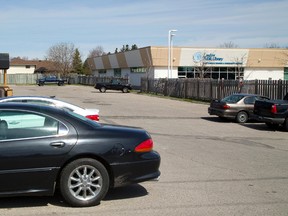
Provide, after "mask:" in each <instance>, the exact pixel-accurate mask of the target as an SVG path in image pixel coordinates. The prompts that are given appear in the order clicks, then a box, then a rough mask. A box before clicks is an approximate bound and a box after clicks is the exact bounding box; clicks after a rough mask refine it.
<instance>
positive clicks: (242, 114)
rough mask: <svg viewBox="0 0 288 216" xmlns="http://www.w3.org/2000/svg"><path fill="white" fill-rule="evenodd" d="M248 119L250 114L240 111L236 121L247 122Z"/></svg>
mask: <svg viewBox="0 0 288 216" xmlns="http://www.w3.org/2000/svg"><path fill="white" fill-rule="evenodd" d="M247 121H248V114H247V113H246V112H244V111H240V112H239V113H238V114H237V116H236V122H238V123H245V122H247Z"/></svg>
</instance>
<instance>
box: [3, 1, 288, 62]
mask: <svg viewBox="0 0 288 216" xmlns="http://www.w3.org/2000/svg"><path fill="white" fill-rule="evenodd" d="M0 8H1V10H0V53H9V56H10V58H11V57H25V58H28V59H45V57H46V56H47V52H48V50H49V48H50V47H52V46H55V45H57V44H60V43H72V44H74V46H75V48H78V49H79V51H80V53H81V56H82V59H84V60H85V59H86V58H87V56H88V54H89V51H91V50H92V49H94V48H96V47H97V46H101V47H103V49H104V51H105V52H111V53H113V52H114V51H115V49H116V48H118V49H120V48H121V47H122V46H123V45H126V44H128V45H129V46H130V47H131V45H133V44H136V45H137V46H138V47H139V48H140V47H146V46H168V32H169V30H171V29H175V30H177V32H175V36H174V37H173V45H174V46H179V47H205V48H206V47H219V46H220V45H221V44H224V43H229V42H232V43H233V44H235V45H237V46H238V47H239V48H263V47H265V46H267V44H276V45H277V46H280V47H288V13H287V11H288V0H241V1H239V0H0Z"/></svg>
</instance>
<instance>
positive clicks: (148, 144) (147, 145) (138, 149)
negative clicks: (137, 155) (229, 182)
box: [134, 139, 153, 152]
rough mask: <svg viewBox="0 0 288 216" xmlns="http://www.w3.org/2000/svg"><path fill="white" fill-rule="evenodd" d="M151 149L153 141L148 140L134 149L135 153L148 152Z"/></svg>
mask: <svg viewBox="0 0 288 216" xmlns="http://www.w3.org/2000/svg"><path fill="white" fill-rule="evenodd" d="M152 149H153V140H152V139H148V140H145V141H144V142H142V143H140V144H139V145H137V146H136V147H135V149H134V151H135V152H149V151H151V150H152Z"/></svg>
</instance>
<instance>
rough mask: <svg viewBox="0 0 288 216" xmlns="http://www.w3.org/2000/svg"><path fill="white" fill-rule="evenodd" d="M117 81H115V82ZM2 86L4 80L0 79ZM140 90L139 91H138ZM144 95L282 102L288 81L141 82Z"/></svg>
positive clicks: (25, 77) (26, 77)
mask: <svg viewBox="0 0 288 216" xmlns="http://www.w3.org/2000/svg"><path fill="white" fill-rule="evenodd" d="M41 76H42V75H40V74H7V84H8V85H10V84H16V85H18V84H23V85H27V84H36V80H37V79H38V78H40V77H41ZM111 79H112V77H95V76H85V75H78V74H73V75H71V76H70V78H69V83H70V84H81V85H90V86H93V85H95V83H96V82H109V80H111ZM113 79H115V78H113ZM117 79H118V80H119V81H121V82H126V83H128V81H129V80H128V79H127V78H117ZM0 83H3V76H0ZM138 88H139V87H138ZM140 89H141V91H142V92H146V93H153V94H159V95H164V96H171V97H177V98H187V99H196V100H204V101H210V100H212V99H221V98H223V97H226V96H228V95H230V94H232V93H236V92H242V93H251V94H253V93H255V94H260V95H263V96H267V97H270V98H271V99H282V98H283V97H284V95H285V94H286V93H287V92H288V80H244V81H243V82H239V81H237V80H215V79H193V78H187V79H146V78H142V79H141V86H140Z"/></svg>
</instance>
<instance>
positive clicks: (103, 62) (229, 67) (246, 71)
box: [88, 46, 288, 86]
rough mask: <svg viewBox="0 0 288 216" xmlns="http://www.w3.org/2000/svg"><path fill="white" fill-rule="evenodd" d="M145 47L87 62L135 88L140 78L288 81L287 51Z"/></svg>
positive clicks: (101, 73)
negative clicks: (123, 78)
mask: <svg viewBox="0 0 288 216" xmlns="http://www.w3.org/2000/svg"><path fill="white" fill-rule="evenodd" d="M168 50H169V49H168V47H158V46H157V47H156V46H150V47H144V48H140V49H137V50H131V51H125V52H120V53H114V54H108V55H103V56H99V57H96V58H93V59H88V61H89V65H90V67H91V68H92V71H93V74H94V75H96V76H100V77H101V76H102V77H103V76H105V77H128V78H129V80H130V82H131V84H132V85H134V86H139V85H140V80H141V77H149V78H197V77H200V78H202V77H204V78H213V79H239V78H240V79H244V80H254V79H261V80H266V79H272V80H279V79H282V80H288V63H287V62H288V49H270V48H265V49H264V48H263V49H261V48H258V49H256V48H255V49H240V48H233V49H232V48H231V49H230V48H192V47H173V48H172V49H170V50H171V51H170V60H171V62H170V67H168Z"/></svg>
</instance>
